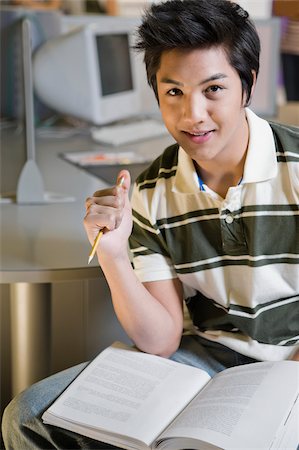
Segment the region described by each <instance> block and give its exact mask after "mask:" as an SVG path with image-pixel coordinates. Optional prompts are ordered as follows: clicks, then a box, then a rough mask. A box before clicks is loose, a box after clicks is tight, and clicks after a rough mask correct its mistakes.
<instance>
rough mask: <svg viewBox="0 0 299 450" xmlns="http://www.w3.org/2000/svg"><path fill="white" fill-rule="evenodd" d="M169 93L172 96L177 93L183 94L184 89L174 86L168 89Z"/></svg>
mask: <svg viewBox="0 0 299 450" xmlns="http://www.w3.org/2000/svg"><path fill="white" fill-rule="evenodd" d="M167 94H168V95H171V96H172V97H174V96H176V95H181V94H182V91H181V90H180V89H178V88H172V89H170V90H169V91H167Z"/></svg>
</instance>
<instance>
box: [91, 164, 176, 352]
mask: <svg viewBox="0 0 299 450" xmlns="http://www.w3.org/2000/svg"><path fill="white" fill-rule="evenodd" d="M120 176H124V179H125V181H124V183H123V186H122V187H117V186H115V187H113V188H111V189H105V190H102V191H98V192H96V193H95V194H94V196H93V197H91V198H89V199H87V201H86V210H87V211H86V216H85V219H84V225H85V229H86V232H87V235H88V237H89V240H90V243H91V244H92V243H93V241H94V239H95V237H96V235H97V233H98V231H99V229H102V228H104V229H105V230H106V232H105V233H104V234H103V236H102V238H101V240H100V244H99V246H98V250H97V256H98V260H99V263H100V266H101V268H102V271H103V273H104V275H105V277H106V280H107V282H108V285H109V288H110V291H111V296H112V301H113V306H114V309H115V312H116V314H117V317H118V319H119V321H120V323H121V324H122V326H123V328H124V329H125V331H126V333H127V334H128V336H129V337H130V338H131V339H132V340H133V342H134V343H135V345H136V346H137V347H138V348H139V349H140V350H142V351H145V352H147V353H152V354H158V355H161V356H165V357H168V356H170V355H171V354H172V353H173V352H175V351H176V349H177V348H178V346H179V343H180V339H181V334H182V330H183V306H182V305H183V292H182V286H181V283H180V281H179V280H178V279H169V280H163V281H154V282H150V283H145V284H142V283H141V282H140V281H139V280H138V278H137V277H136V275H135V273H134V270H133V268H132V265H131V261H130V259H129V255H128V250H127V243H128V237H129V235H130V232H131V228H132V211H131V205H130V202H129V198H128V191H129V188H130V179H129V173H128V172H127V171H122V172H121V173H120V174H119V177H120Z"/></svg>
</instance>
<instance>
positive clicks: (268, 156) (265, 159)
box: [242, 108, 277, 183]
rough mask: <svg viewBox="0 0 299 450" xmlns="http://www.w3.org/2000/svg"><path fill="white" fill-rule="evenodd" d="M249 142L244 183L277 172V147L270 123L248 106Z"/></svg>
mask: <svg viewBox="0 0 299 450" xmlns="http://www.w3.org/2000/svg"><path fill="white" fill-rule="evenodd" d="M246 117H247V121H248V126H249V144H248V150H247V155H246V161H245V166H244V174H243V180H242V182H243V183H258V182H260V181H266V180H269V179H271V178H274V177H275V176H276V174H277V159H276V147H275V141H274V136H273V132H272V129H271V127H270V125H269V123H268V122H267V121H266V120H264V119H261V118H260V117H258V116H257V115H256V114H254V112H252V111H251V110H250V109H248V108H246Z"/></svg>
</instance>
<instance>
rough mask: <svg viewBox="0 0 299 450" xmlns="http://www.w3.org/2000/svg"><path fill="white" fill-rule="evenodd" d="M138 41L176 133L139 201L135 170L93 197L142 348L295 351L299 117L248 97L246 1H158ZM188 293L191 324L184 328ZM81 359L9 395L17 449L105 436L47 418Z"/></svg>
mask: <svg viewBox="0 0 299 450" xmlns="http://www.w3.org/2000/svg"><path fill="white" fill-rule="evenodd" d="M137 47H138V48H139V49H140V50H144V51H145V63H146V68H147V74H148V80H149V83H150V85H151V86H152V87H153V89H154V92H155V94H156V97H157V100H158V102H159V105H160V109H161V113H162V116H163V120H164V122H165V125H166V126H167V128H168V130H169V132H170V133H171V134H172V136H173V137H174V139H175V141H176V142H177V144H175V145H173V146H171V147H169V148H167V149H166V150H165V151H164V152H163V154H162V155H161V156H160V157H159V158H158V159H157V160H156V161H155V162H154V163H153V164H152V165H151V166H150V168H149V169H148V170H147V171H145V172H144V173H143V174H142V175H140V177H139V178H138V179H137V182H136V185H135V187H134V192H133V196H132V202H130V201H129V197H128V192H129V188H130V180H129V178H130V177H129V173H128V172H127V171H122V172H120V174H119V179H120V177H124V183H123V184H122V186H115V187H113V188H112V189H106V190H102V191H98V192H96V193H95V194H94V195H93V197H91V198H89V199H88V200H87V202H86V209H87V212H86V217H85V227H86V231H87V234H88V237H89V240H90V242H91V244H92V243H93V242H94V239H95V237H96V235H97V233H98V230H99V229H102V228H106V229H107V230H109V231H108V232H107V233H104V235H103V237H102V239H101V241H100V245H99V248H98V252H97V256H98V260H99V263H100V265H101V268H102V270H103V272H104V274H105V276H106V279H107V282H108V283H109V287H110V290H111V295H112V301H113V304H114V308H115V312H116V314H117V316H118V318H119V320H120V322H121V323H122V325H123V327H124V329H125V330H126V332H127V334H128V335H129V336H130V337H131V339H132V341H133V342H134V343H135V345H136V346H137V347H138V348H139V349H141V350H143V351H145V352H149V353H153V354H157V355H161V356H164V357H171V358H173V359H175V360H177V361H181V362H184V363H187V364H191V365H195V366H198V367H203V368H204V369H206V370H207V371H208V372H209V373H210V374H211V375H213V374H215V373H216V372H218V371H220V370H223V369H224V368H226V367H230V366H233V365H237V364H245V363H249V362H253V361H257V360H279V359H288V358H290V359H291V358H292V359H295V358H298V335H299V310H298V291H299V289H298V282H299V276H298V239H296V230H298V221H297V222H296V219H297V218H298V196H299V192H298V178H299V174H298V136H299V130H298V129H295V128H291V127H287V126H281V125H278V124H274V123H273V124H272V123H271V124H269V123H268V122H266V121H264V120H262V119H260V118H258V117H257V116H256V115H255V114H253V113H252V112H251V111H250V110H249V109H248V108H246V106H247V105H248V104H249V103H250V98H251V96H252V93H253V90H254V86H255V82H256V78H257V75H258V70H259V40H258V36H257V34H256V31H255V29H254V27H253V25H252V23H251V22H250V21H249V19H248V15H247V13H246V12H245V11H244V10H243V9H241V8H240V7H239V6H238V5H236V4H234V3H231V2H229V1H227V0H209V2H207V1H206V0H173V1H167V2H165V3H161V4H154V5H153V6H152V7H151V8H150V10H149V11H148V13H147V14H146V16H145V17H144V21H143V23H142V25H141V27H140V29H139V41H138V43H137ZM297 220H298V219H297ZM133 223H134V226H133V231H132V225H133ZM296 227H297V228H296ZM131 231H132V234H131ZM130 235H131V237H130ZM129 237H130V244H131V249H132V253H133V256H134V259H133V263H134V269H133V268H132V264H131V261H130V258H129V256H128V252H127V242H128V239H129ZM184 300H185V301H186V304H187V307H188V309H189V312H190V315H191V318H192V320H193V324H194V328H193V331H192V332H191V333H190V332H189V334H186V335H184V334H183V302H184ZM78 371H79V369H78V368H73V369H71V370H69V371H66V372H64V373H61V374H58V375H56V376H54V377H51V378H49V379H48V380H45V381H42V382H40V383H38V384H36V385H35V386H33V387H31V388H30V389H28V390H27V391H25V393H23V394H22V395H21V396H19V397H18V398H17V399H15V400H14V401H13V402H12V404H11V405H10V406H9V407H8V409H7V411H6V414H5V417H4V439H5V443H6V445H7V448H8V449H10V448H24V449H25V448H49V447H51V446H52V447H54V448H108V446H107V445H103V447H101V444H99V443H95V442H94V441H91V440H89V439H87V438H84V437H81V436H78V435H75V434H74V433H69V432H65V431H63V430H59V429H56V428H55V427H47V426H44V425H43V424H42V422H41V420H40V417H41V414H42V412H43V411H44V410H45V409H46V408H47V407H48V405H49V404H50V403H51V402H52V401H53V399H54V398H56V397H57V396H58V395H59V393H60V392H61V390H63V388H64V387H65V386H66V385H67V384H68V383H69V382H70V381H71V380H72V378H73V377H74V376H75V375H76V374H77V373H78Z"/></svg>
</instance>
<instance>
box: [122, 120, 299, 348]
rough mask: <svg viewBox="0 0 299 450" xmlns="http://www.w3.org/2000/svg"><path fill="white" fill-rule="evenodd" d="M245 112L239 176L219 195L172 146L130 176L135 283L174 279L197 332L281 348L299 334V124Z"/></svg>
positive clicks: (183, 155) (295, 338)
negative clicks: (246, 131) (185, 290)
mask: <svg viewBox="0 0 299 450" xmlns="http://www.w3.org/2000/svg"><path fill="white" fill-rule="evenodd" d="M248 114H249V116H248V117H249V119H250V120H249V125H250V136H251V140H250V143H249V148H248V152H247V160H246V164H245V171H244V177H243V183H242V184H241V185H239V186H235V187H232V188H230V189H229V191H228V193H227V196H226V198H225V199H221V198H220V197H219V196H217V194H215V195H213V193H209V192H201V191H200V190H199V188H198V183H197V177H196V172H195V169H194V166H193V163H192V161H191V160H190V158H189V157H188V155H186V153H185V152H184V151H183V150H182V149H181V148H179V147H178V145H176V144H175V145H172V146H171V147H169V148H167V149H166V150H165V151H164V153H163V154H162V155H161V156H160V157H159V158H157V159H156V160H155V161H154V163H153V164H152V165H151V166H150V168H149V169H148V170H146V171H145V172H144V173H143V174H142V175H141V176H140V177H139V178H138V179H137V181H136V185H135V187H134V192H133V197H132V206H133V220H134V227H133V233H132V236H131V238H130V247H131V250H132V253H133V262H134V266H135V270H136V273H137V275H138V276H139V277H140V279H141V281H149V280H150V281H153V280H159V279H165V277H168V276H171V277H175V276H176V277H179V278H180V279H181V281H182V282H183V284H184V285H185V286H187V287H189V288H191V289H193V290H194V295H193V296H191V297H190V298H192V299H193V300H192V305H193V306H192V307H193V315H192V318H193V321H194V324H195V325H196V326H197V327H198V329H199V330H201V331H203V330H221V331H225V330H226V331H227V332H228V333H229V334H231V333H233V334H235V335H236V336H237V335H238V333H241V334H244V335H246V336H250V337H251V338H252V339H253V340H256V341H257V342H260V343H264V344H273V345H278V346H288V345H293V344H294V343H295V342H297V341H298V335H299V302H298V292H299V271H298V267H299V206H298V203H299V170H298V167H299V165H298V162H299V130H298V129H296V128H292V127H287V126H281V125H278V124H274V123H273V124H270V125H269V123H268V122H266V121H263V120H261V119H259V118H257V117H256V116H255V115H253V113H252V112H249V113H248ZM257 135H258V136H257ZM257 143H258V146H257ZM169 274H171V275H169ZM190 298H189V306H190V305H191V300H190ZM194 305H195V306H194ZM191 309H192V308H191ZM206 311H210V312H211V316H209V317H206V315H205V314H206ZM219 313H220V314H219Z"/></svg>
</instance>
